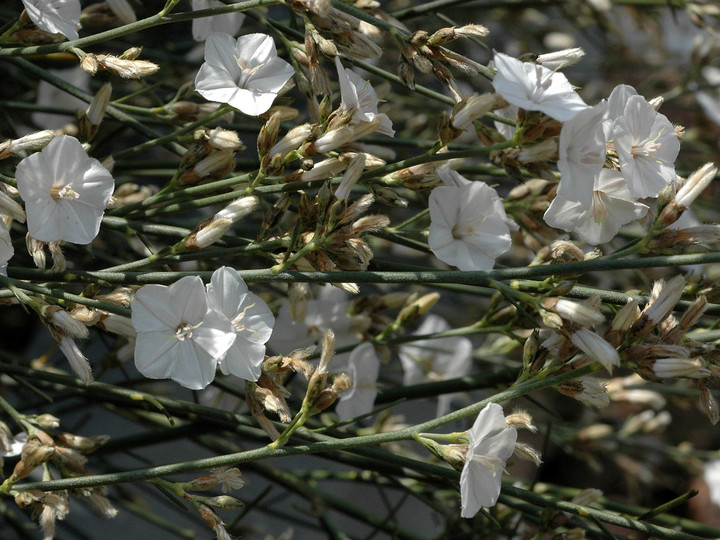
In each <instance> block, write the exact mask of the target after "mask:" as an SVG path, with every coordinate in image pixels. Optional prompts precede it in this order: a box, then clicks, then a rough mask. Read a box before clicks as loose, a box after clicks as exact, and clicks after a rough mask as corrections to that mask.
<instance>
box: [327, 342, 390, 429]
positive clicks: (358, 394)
mask: <svg viewBox="0 0 720 540" xmlns="http://www.w3.org/2000/svg"><path fill="white" fill-rule="evenodd" d="M333 370H339V371H347V372H348V375H349V376H350V380H351V381H352V386H351V387H350V390H348V391H347V392H344V393H343V394H341V395H340V400H339V402H338V404H337V405H336V406H335V412H336V413H337V415H338V417H339V418H340V420H341V421H343V422H344V421H345V420H350V419H351V418H355V417H356V416H361V415H363V414H367V413H369V412H370V411H372V409H373V405H374V404H375V397H376V396H377V387H376V384H375V383H376V382H377V378H378V373H379V372H380V359H379V358H378V357H377V354H376V353H375V348H374V347H373V346H372V344H371V343H367V342H366V343H361V344H360V345H358V346H357V347H355V348H354V349H353V350H352V352H351V353H350V357H349V358H348V360H347V365H345V366H342V365H339V366H333Z"/></svg>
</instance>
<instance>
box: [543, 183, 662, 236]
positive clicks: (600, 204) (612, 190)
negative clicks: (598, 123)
mask: <svg viewBox="0 0 720 540" xmlns="http://www.w3.org/2000/svg"><path fill="white" fill-rule="evenodd" d="M560 182H561V183H562V180H561V181H560ZM647 211H648V207H647V206H646V205H644V204H642V203H640V202H637V201H636V200H635V197H634V196H633V194H632V193H630V190H629V189H628V187H627V183H626V182H625V178H624V177H623V175H622V174H621V173H619V172H618V171H614V170H611V169H602V170H601V171H599V172H598V173H596V174H595V177H594V180H593V187H592V195H591V200H590V204H585V203H583V202H580V201H575V200H572V199H569V198H568V197H565V196H563V195H562V194H561V191H560V190H559V189H558V194H557V196H556V197H555V199H554V200H553V201H552V203H551V204H550V206H549V208H548V209H547V210H546V211H545V215H544V216H543V219H545V222H546V223H547V224H548V225H550V226H551V227H555V228H557V229H562V230H564V231H567V232H572V233H575V234H577V235H578V236H579V237H580V238H581V239H582V240H584V241H585V242H587V243H588V244H592V245H594V246H595V245H597V244H602V243H603V242H609V241H610V240H612V239H613V238H614V237H615V235H616V234H617V233H618V232H619V231H620V228H621V227H622V226H623V225H626V224H628V223H630V222H632V221H635V220H636V219H640V218H641V217H643V216H644V215H645V214H646V213H647Z"/></svg>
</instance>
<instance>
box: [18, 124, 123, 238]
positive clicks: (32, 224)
mask: <svg viewBox="0 0 720 540" xmlns="http://www.w3.org/2000/svg"><path fill="white" fill-rule="evenodd" d="M15 176H16V179H17V183H18V191H19V192H20V196H21V197H22V198H23V200H24V201H25V210H26V213H27V224H28V232H29V233H30V235H31V236H32V237H33V238H35V239H37V240H40V241H42V242H54V241H66V242H72V243H74V244H89V243H90V242H92V240H93V239H94V238H95V236H97V233H98V231H99V230H100V222H101V221H102V216H103V213H104V211H105V206H106V205H107V202H108V200H109V199H110V195H111V194H112V191H113V188H114V187H115V182H114V180H113V177H112V175H111V174H110V173H109V172H108V170H107V169H105V167H103V166H102V165H101V164H100V162H99V161H97V160H96V159H93V158H90V157H88V156H87V154H86V153H85V151H84V150H83V148H82V145H81V144H80V142H79V141H78V140H77V139H75V138H74V137H70V136H67V135H62V136H60V137H55V138H54V139H53V140H52V141H50V143H49V144H48V145H47V146H46V147H45V148H43V150H42V151H40V152H38V153H35V154H32V155H31V156H28V157H27V158H25V159H23V160H22V161H21V162H20V163H19V164H18V166H17V169H16V171H15Z"/></svg>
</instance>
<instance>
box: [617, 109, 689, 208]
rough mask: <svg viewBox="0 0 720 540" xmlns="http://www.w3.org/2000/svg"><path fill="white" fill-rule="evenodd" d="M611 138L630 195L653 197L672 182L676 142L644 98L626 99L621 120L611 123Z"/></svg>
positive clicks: (666, 123) (672, 131)
mask: <svg viewBox="0 0 720 540" xmlns="http://www.w3.org/2000/svg"><path fill="white" fill-rule="evenodd" d="M612 134H613V139H614V142H615V150H617V154H618V159H619V161H620V169H621V170H622V173H623V176H624V177H625V180H627V183H628V187H629V188H630V192H631V193H632V194H633V195H635V196H636V197H639V198H643V197H657V196H658V194H659V193H660V192H661V191H662V189H663V188H664V187H665V186H666V185H667V184H669V183H671V182H674V181H675V165H674V163H675V158H676V157H677V155H678V153H679V152H680V141H678V138H677V136H676V135H675V128H674V127H673V125H672V124H671V123H670V121H669V120H668V119H667V117H666V116H665V115H663V114H660V113H658V112H657V111H656V110H655V109H653V107H652V105H650V104H649V103H648V102H647V101H646V100H645V98H644V97H642V96H630V98H628V100H627V104H626V105H625V110H624V114H623V116H621V117H619V118H617V119H616V120H615V122H614V123H613V128H612Z"/></svg>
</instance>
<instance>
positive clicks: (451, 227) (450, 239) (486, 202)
mask: <svg viewBox="0 0 720 540" xmlns="http://www.w3.org/2000/svg"><path fill="white" fill-rule="evenodd" d="M499 200H500V198H499V196H498V194H497V192H496V191H495V190H494V189H493V188H491V187H490V186H488V185H487V184H485V183H483V182H471V183H469V184H467V185H464V186H459V187H454V186H440V187H436V188H435V189H433V191H432V193H431V194H430V231H429V236H428V244H429V246H430V249H431V250H432V252H433V253H434V254H435V256H436V257H437V258H438V259H440V260H441V261H443V262H445V263H447V264H451V265H454V266H457V267H458V268H459V269H460V270H489V269H491V268H492V267H493V265H494V264H495V259H496V258H497V257H499V256H500V255H502V254H503V253H505V252H506V251H507V250H508V249H510V245H511V240H510V228H509V227H508V224H507V215H506V214H505V210H504V209H501V208H500V206H501V205H502V202H500V205H498V204H497V203H496V201H499Z"/></svg>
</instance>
